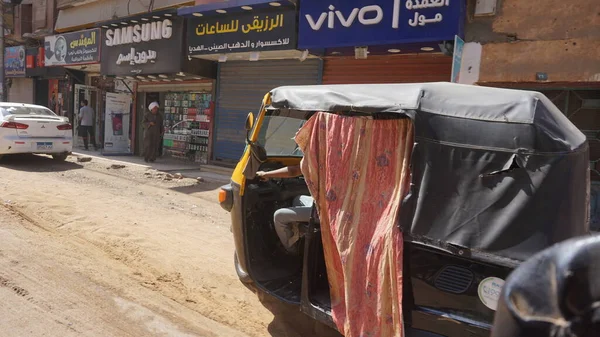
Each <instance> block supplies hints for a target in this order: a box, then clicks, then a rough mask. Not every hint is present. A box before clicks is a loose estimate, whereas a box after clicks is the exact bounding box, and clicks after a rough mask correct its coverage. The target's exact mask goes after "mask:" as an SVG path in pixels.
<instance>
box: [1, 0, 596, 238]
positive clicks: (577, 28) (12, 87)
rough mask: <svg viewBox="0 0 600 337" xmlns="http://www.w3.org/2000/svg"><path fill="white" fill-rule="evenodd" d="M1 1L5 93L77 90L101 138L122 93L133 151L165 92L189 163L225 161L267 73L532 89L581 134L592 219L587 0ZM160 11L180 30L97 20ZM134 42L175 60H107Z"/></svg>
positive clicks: (15, 96)
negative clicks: (124, 36)
mask: <svg viewBox="0 0 600 337" xmlns="http://www.w3.org/2000/svg"><path fill="white" fill-rule="evenodd" d="M165 11H167V12H165ZM169 11H170V12H169ZM153 13H154V14H153ZM4 14H5V21H6V33H7V34H8V35H7V44H8V45H7V47H8V48H7V49H6V51H5V55H6V56H7V57H6V58H5V61H6V62H5V64H4V66H5V69H7V70H8V73H7V77H8V80H7V83H6V84H7V85H6V86H5V87H6V89H7V91H8V97H9V99H11V100H17V101H23V102H33V103H37V104H42V105H46V106H48V107H50V108H51V109H52V110H54V111H55V112H57V113H58V114H61V115H65V116H70V117H73V116H74V113H75V112H76V111H77V109H78V104H79V102H80V101H81V100H83V99H88V100H89V101H92V102H93V104H94V107H95V108H96V110H97V111H99V113H98V116H97V123H98V128H97V131H98V134H97V137H98V139H97V140H98V141H99V142H102V141H103V140H104V139H102V136H100V135H102V134H104V133H105V132H103V129H102V128H104V126H105V125H106V124H107V121H106V118H105V113H104V112H105V110H106V107H105V101H106V93H107V92H112V93H115V92H119V93H122V94H129V95H130V96H131V100H132V103H131V105H132V108H131V109H132V110H131V123H130V127H131V131H130V133H131V136H130V139H129V141H130V142H131V144H130V145H131V152H132V153H139V150H140V144H139V142H140V139H141V135H140V134H141V130H140V129H139V120H138V119H139V118H140V116H141V114H142V113H143V111H144V109H145V106H146V105H147V103H148V102H149V101H154V100H158V101H160V102H161V104H162V105H163V106H164V107H165V108H166V107H167V105H169V106H168V108H169V110H168V111H164V112H165V115H166V116H169V118H171V119H170V120H169V121H168V123H169V124H177V123H179V122H183V121H187V122H192V119H194V121H193V122H194V123H196V122H198V123H202V128H200V130H202V131H201V132H200V131H194V132H195V133H202V135H203V136H202V137H203V139H202V140H201V143H197V144H196V143H193V142H192V143H190V142H187V143H186V142H182V141H181V139H184V138H185V139H187V138H190V137H183V136H182V135H181V134H179V133H177V134H174V135H170V136H168V138H172V139H165V141H164V142H165V143H164V144H165V145H166V146H167V147H168V148H170V149H171V150H172V152H177V151H176V150H178V149H179V150H181V152H182V153H187V152H189V151H190V150H191V148H190V147H193V149H196V148H200V149H202V150H203V151H204V154H203V155H202V156H200V157H201V158H202V159H201V160H200V162H203V163H205V162H208V161H211V160H216V161H217V162H218V163H222V164H227V163H232V162H235V161H236V160H237V159H238V157H239V156H240V155H241V153H242V151H243V148H244V146H245V139H244V131H243V124H244V120H245V118H246V115H247V113H248V112H250V111H256V109H258V106H259V104H260V101H261V99H262V97H263V95H264V93H265V92H266V91H268V90H269V89H271V88H272V87H276V86H279V85H286V84H320V83H323V84H340V83H402V82H429V81H455V82H459V83H466V84H474V85H485V86H496V87H506V88H517V89H525V90H537V91H541V92H542V93H544V94H545V95H547V96H548V97H549V98H550V99H551V100H552V101H553V102H554V103H555V104H556V105H557V106H558V107H559V109H561V111H563V113H564V114H565V115H566V116H567V117H568V118H569V119H570V120H571V121H573V123H574V124H575V125H576V126H577V127H578V128H580V129H581V130H582V131H583V132H584V133H585V134H586V135H587V136H588V140H589V143H590V168H591V180H592V195H591V203H592V219H591V220H592V224H593V225H594V226H599V227H600V118H598V117H597V116H598V115H599V114H600V12H599V9H598V1H597V0H580V1H577V2H564V1H559V0H533V1H517V0H456V1H455V0H451V1H446V0H444V1H424V2H421V1H410V0H347V1H341V0H330V1H328V2H326V3H323V2H320V1H317V0H298V1H290V0H280V1H267V0H265V1H260V0H236V1H233V0H230V1H227V0H196V1H182V0H156V1H152V2H148V3H146V2H140V1H131V2H124V1H118V0H102V1H89V0H50V1H45V0H44V1H43V0H30V1H23V2H22V3H21V4H20V5H18V6H14V7H13V6H8V7H6V8H5V13H4ZM150 14H152V15H150ZM144 15H146V16H145V19H146V20H148V21H144V22H142V21H141V20H142V16H144ZM165 15H171V16H165ZM154 16H156V17H158V19H157V18H155V17H154ZM176 17H180V18H176ZM267 17H268V20H267ZM255 18H256V19H257V21H256V25H255V24H254V19H255ZM159 19H160V20H163V21H164V20H166V19H169V20H171V21H172V22H175V21H177V20H183V21H181V22H182V23H181V27H182V28H181V33H180V34H179V35H180V36H179V39H173V38H171V39H162V40H160V41H159V40H157V41H153V42H152V45H150V44H143V43H142V44H140V43H136V42H135V41H125V42H123V41H119V43H118V46H116V45H111V46H109V45H107V36H106V33H107V32H108V31H113V33H112V34H114V32H115V31H116V30H118V31H119V32H122V31H123V30H124V31H125V32H126V33H127V32H128V29H129V28H131V29H135V26H136V25H137V24H142V23H150V24H152V22H154V21H157V20H159ZM277 20H280V21H277ZM136 21H138V22H136ZM163 21H161V22H163ZM177 22H179V21H177ZM217 24H221V26H220V27H221V28H219V29H218V30H217V28H218V27H217ZM227 24H231V25H230V26H228V27H229V28H223V27H224V25H227ZM236 24H237V25H238V26H236V27H235V28H236V29H234V25H236ZM265 24H266V25H267V27H268V28H265V27H264V25H265ZM240 25H241V26H240ZM242 26H243V27H244V29H243V28H241V27H242ZM259 26H262V27H259ZM117 28H118V29H117ZM211 28H214V29H215V31H214V32H211V33H209V32H208V31H207V29H208V30H210V29H211ZM234 30H235V31H234ZM244 30H245V31H244ZM92 33H95V36H96V38H95V40H94V41H92V40H93V39H91V35H90V34H92ZM59 41H65V42H68V43H67V44H65V47H64V48H65V51H64V52H65V53H66V54H65V56H68V55H69V53H72V54H73V55H72V56H73V58H72V60H71V61H59V60H57V59H56V45H57V42H59ZM78 41H81V42H84V44H86V45H85V46H83V45H80V44H79V42H78ZM173 41H174V42H173ZM88 42H90V43H88ZM260 42H262V43H260ZM252 43H254V46H252V45H251V44H252ZM58 44H59V47H60V46H61V45H62V44H61V43H58ZM109 44H110V43H109ZM61 48H62V47H61ZM132 48H133V49H136V50H138V49H139V48H142V49H144V50H146V49H147V50H152V51H155V52H158V53H159V54H161V55H164V54H165V53H166V51H165V50H166V49H164V48H167V49H168V48H175V49H176V50H180V51H181V60H179V59H178V60H177V62H175V63H173V62H171V63H173V64H170V65H174V66H173V67H171V68H169V69H166V68H164V69H163V68H160V69H159V66H162V65H169V62H163V61H159V60H158V59H157V60H153V62H151V61H148V62H150V63H148V64H147V65H146V66H144V67H141V66H140V64H139V63H136V62H135V61H134V62H133V64H131V60H126V61H125V62H119V59H120V58H121V61H123V60H125V59H127V55H128V52H127V51H131V50H132ZM59 49H60V48H59ZM93 49H97V50H96V52H95V53H93V52H91V50H93ZM140 50H141V49H140ZM61 52H62V51H61V50H59V51H58V55H59V56H60V55H61ZM50 54H51V55H50ZM161 55H158V57H159V58H162V59H164V56H161ZM23 56H24V58H23ZM61 57H62V56H61ZM77 58H81V60H79V61H77V60H75V59H77ZM84 58H87V59H89V60H84ZM117 63H119V64H117ZM23 68H24V69H23ZM159 70H160V71H159ZM161 75H162V76H161ZM192 94H199V97H201V98H202V102H196V98H197V97H198V95H193V96H191V95H192ZM190 97H192V98H194V99H193V100H192V99H190ZM184 101H185V103H184ZM191 102H195V103H193V104H194V107H193V108H192V110H191V111H192V112H194V111H196V110H194V109H200V110H201V113H200V114H196V117H194V118H192V114H191V113H189V111H190V110H189V109H190V107H189V104H192V103H191ZM196 103H197V104H199V105H200V106H201V107H200V108H198V107H196V106H195V105H196ZM175 104H177V105H180V106H175ZM182 105H188V107H184V106H182ZM183 109H187V110H185V113H184V110H183ZM188 113H189V114H188ZM198 116H203V117H198ZM196 119H198V120H196ZM104 131H105V130H104ZM190 136H191V135H190ZM184 157H185V156H184Z"/></svg>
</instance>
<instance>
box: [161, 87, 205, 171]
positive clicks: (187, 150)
mask: <svg viewBox="0 0 600 337" xmlns="http://www.w3.org/2000/svg"><path fill="white" fill-rule="evenodd" d="M211 102H212V95H211V94H209V93H195V92H175V93H168V94H167V95H166V96H165V100H164V104H163V108H162V113H163V115H164V124H165V135H164V137H163V139H164V140H163V148H164V149H165V153H166V154H169V155H171V156H172V157H176V158H182V159H186V160H191V161H194V162H199V163H205V164H206V163H208V152H209V150H210V149H209V144H210V141H209V137H210V127H211V123H210V122H211V118H212V111H211Z"/></svg>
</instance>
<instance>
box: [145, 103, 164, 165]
mask: <svg viewBox="0 0 600 337" xmlns="http://www.w3.org/2000/svg"><path fill="white" fill-rule="evenodd" d="M158 109H159V105H158V103H157V102H152V103H150V105H149V106H148V110H149V111H148V112H146V114H145V115H144V120H143V121H142V124H143V126H144V160H145V161H146V162H151V163H153V162H154V161H156V157H157V155H158V148H159V145H160V139H161V137H162V134H163V132H164V127H163V120H162V116H161V114H159V113H158Z"/></svg>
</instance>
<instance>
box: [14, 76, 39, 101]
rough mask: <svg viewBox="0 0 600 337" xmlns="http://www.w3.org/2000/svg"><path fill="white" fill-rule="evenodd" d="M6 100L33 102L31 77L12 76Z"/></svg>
mask: <svg viewBox="0 0 600 337" xmlns="http://www.w3.org/2000/svg"><path fill="white" fill-rule="evenodd" d="M8 101H9V102H14V103H27V104H33V102H34V97H33V79H32V78H20V77H15V78H12V85H11V87H10V88H9V89H8Z"/></svg>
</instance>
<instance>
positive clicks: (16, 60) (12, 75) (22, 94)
mask: <svg viewBox="0 0 600 337" xmlns="http://www.w3.org/2000/svg"><path fill="white" fill-rule="evenodd" d="M25 69H26V60H25V47H24V46H16V47H6V48H5V49H4V74H5V76H6V78H7V79H8V81H7V85H6V90H7V92H8V95H7V98H8V101H9V102H15V103H29V104H32V103H33V102H34V97H33V80H31V79H30V78H27V77H25Z"/></svg>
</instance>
